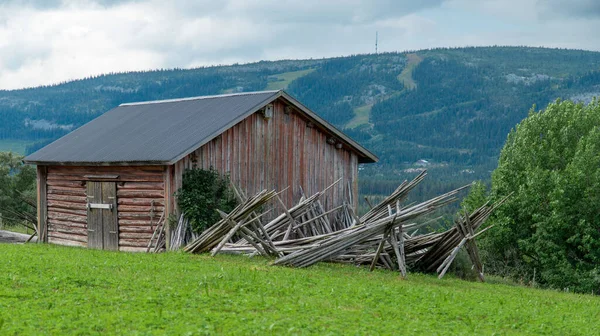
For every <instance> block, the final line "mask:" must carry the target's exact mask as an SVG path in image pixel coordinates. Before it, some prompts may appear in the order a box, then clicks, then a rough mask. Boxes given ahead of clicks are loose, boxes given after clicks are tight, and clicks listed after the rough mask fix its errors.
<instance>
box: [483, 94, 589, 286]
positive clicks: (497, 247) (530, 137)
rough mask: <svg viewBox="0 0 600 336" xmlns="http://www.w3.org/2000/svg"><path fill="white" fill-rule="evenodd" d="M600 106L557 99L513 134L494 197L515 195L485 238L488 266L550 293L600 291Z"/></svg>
mask: <svg viewBox="0 0 600 336" xmlns="http://www.w3.org/2000/svg"><path fill="white" fill-rule="evenodd" d="M599 127H600V104H599V103H598V102H596V101H594V102H592V103H591V104H589V105H587V106H585V105H582V104H575V103H573V102H570V101H556V102H555V103H552V104H550V105H548V107H547V108H546V110H545V111H540V112H535V111H534V110H533V109H532V111H531V112H530V114H529V117H527V118H526V119H525V120H523V121H522V122H521V123H520V124H519V125H517V127H516V128H515V129H514V130H513V131H512V132H511V133H510V134H509V136H508V139H507V141H506V144H505V146H504V148H503V150H502V153H501V155H500V160H499V163H498V168H497V169H496V170H495V171H494V173H493V175H492V194H493V196H494V197H496V198H499V197H502V196H504V195H507V194H510V193H513V194H512V196H511V198H510V199H509V200H508V202H507V203H506V204H505V205H504V206H503V207H501V208H499V209H498V210H497V212H496V215H495V216H494V217H493V222H494V223H495V224H496V226H497V227H496V228H495V229H494V230H491V231H490V232H489V235H487V236H486V237H484V239H483V247H484V249H485V252H486V253H485V254H484V257H485V259H486V262H487V265H488V267H490V268H491V269H492V271H495V272H497V273H501V274H504V275H510V276H513V277H515V278H520V279H522V280H525V281H530V280H531V278H532V276H533V273H534V272H535V271H537V278H536V282H537V283H539V284H541V285H545V286H548V287H554V288H570V289H572V290H577V291H582V292H591V291H595V292H598V289H599V288H600V274H599V269H600V211H599V210H598V209H600V202H599V201H600V188H599V187H600V128H599Z"/></svg>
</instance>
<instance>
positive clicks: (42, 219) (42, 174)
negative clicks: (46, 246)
mask: <svg viewBox="0 0 600 336" xmlns="http://www.w3.org/2000/svg"><path fill="white" fill-rule="evenodd" d="M47 177H48V167H47V166H37V219H38V238H39V239H38V242H40V243H47V242H48V202H47V188H48V186H47V185H46V181H47Z"/></svg>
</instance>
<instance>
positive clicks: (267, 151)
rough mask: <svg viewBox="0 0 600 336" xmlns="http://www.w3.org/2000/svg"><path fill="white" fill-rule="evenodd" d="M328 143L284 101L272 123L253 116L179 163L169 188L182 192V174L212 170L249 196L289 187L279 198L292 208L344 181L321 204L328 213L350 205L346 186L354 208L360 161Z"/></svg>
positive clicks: (341, 146) (259, 115) (344, 148)
mask: <svg viewBox="0 0 600 336" xmlns="http://www.w3.org/2000/svg"><path fill="white" fill-rule="evenodd" d="M332 140H333V139H331V136H330V135H328V134H327V133H326V131H325V130H323V129H320V128H318V127H317V125H315V124H314V123H312V122H310V120H308V119H307V118H306V116H305V115H304V114H302V113H301V112H298V111H296V110H294V109H291V110H290V109H289V108H288V109H286V104H285V102H284V101H283V100H278V101H275V102H274V113H273V117H272V118H269V119H267V118H264V117H263V115H262V113H261V112H257V113H255V114H253V115H251V116H249V117H248V118H246V119H244V120H243V121H241V122H240V123H238V124H237V125H235V126H233V127H232V128H230V129H229V130H227V131H225V132H224V133H222V134H221V135H220V136H218V137H216V138H215V139H213V140H212V141H210V142H209V143H207V144H205V145H204V146H202V147H200V148H199V149H198V150H196V151H195V152H193V153H192V154H190V155H188V156H187V157H185V158H183V159H182V160H180V161H179V162H177V163H176V164H175V165H174V167H173V172H172V179H173V182H172V183H173V185H172V189H173V190H175V191H176V190H177V189H179V187H181V183H182V175H183V172H184V171H185V170H186V169H191V168H193V167H195V166H197V167H200V168H203V169H208V168H209V167H213V168H215V169H216V170H218V171H221V172H227V173H229V175H230V177H231V180H232V181H233V183H235V184H236V185H237V186H239V187H241V188H242V189H243V190H244V191H246V192H247V193H248V194H249V195H253V194H255V193H257V192H259V191H261V190H263V189H275V190H277V191H280V190H282V189H284V188H286V187H288V186H289V187H290V188H289V189H288V190H287V191H286V192H284V193H283V194H282V195H281V198H282V199H283V201H284V203H285V204H286V206H287V207H290V206H292V205H293V204H294V203H295V202H296V201H297V200H298V199H299V198H300V197H301V188H302V189H303V190H304V193H305V194H306V195H307V196H309V195H312V194H314V193H315V192H317V191H321V190H323V189H325V188H326V187H327V186H329V185H330V184H332V183H333V182H334V181H336V180H337V179H339V178H342V181H341V182H340V183H338V184H337V185H336V186H335V187H334V188H332V189H331V190H330V191H329V192H328V193H327V194H326V196H325V197H324V198H322V199H321V202H322V203H323V206H324V207H325V208H326V209H331V208H333V207H335V206H337V205H341V204H342V203H343V202H344V201H348V186H350V188H352V193H353V202H354V206H355V208H356V206H357V196H358V182H357V174H358V157H357V156H356V154H355V153H354V152H352V151H351V150H349V149H348V147H347V146H346V145H344V144H339V145H337V146H336V143H333V142H332ZM338 143H339V142H338ZM174 202H175V200H174ZM172 206H176V205H175V204H173V205H172Z"/></svg>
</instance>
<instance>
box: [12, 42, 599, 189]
mask: <svg viewBox="0 0 600 336" xmlns="http://www.w3.org/2000/svg"><path fill="white" fill-rule="evenodd" d="M281 88H283V89H286V90H287V91H288V92H289V93H290V94H292V95H293V96H295V97H296V98H298V99H299V100H300V101H301V102H303V103H304V104H306V105H307V106H308V107H310V108H311V109H313V110H314V111H316V112H317V113H319V114H320V115H321V116H323V117H324V118H326V119H327V120H329V121H330V122H332V123H333V124H334V125H336V126H337V127H338V128H341V129H343V130H344V131H346V132H347V133H348V134H349V135H351V136H352V137H354V138H355V139H357V140H359V141H360V142H361V143H362V144H364V145H365V146H366V147H367V148H369V149H371V150H373V151H374V152H375V153H376V154H377V155H378V156H379V157H380V158H381V163H380V164H377V165H372V166H365V167H364V168H363V169H362V170H361V175H362V176H363V182H361V188H362V190H363V192H364V193H369V194H371V193H373V194H375V193H384V192H387V191H388V190H389V189H391V188H392V187H393V185H395V184H396V183H397V181H398V180H399V179H403V178H404V177H406V176H408V175H411V174H414V170H415V169H421V168H428V169H430V170H432V171H435V172H436V174H437V180H435V181H434V183H433V185H434V186H433V187H432V189H436V190H437V189H443V188H447V187H450V186H451V185H455V184H459V183H463V182H467V181H470V180H472V179H475V178H484V179H485V178H487V177H488V176H489V171H490V170H492V169H493V168H494V167H495V162H496V160H497V156H498V154H499V151H500V149H501V147H502V145H503V143H504V141H505V139H506V135H507V133H508V132H509V131H510V129H511V128H512V127H514V125H515V124H516V123H518V122H519V121H520V120H522V119H523V118H524V117H525V116H526V115H527V113H528V111H529V109H530V108H531V107H532V105H534V104H536V105H537V106H538V107H540V108H541V107H544V106H545V105H546V104H547V103H549V102H550V101H553V100H555V99H557V98H561V99H574V100H579V101H584V102H588V101H590V100H591V99H592V98H593V97H595V96H600V53H599V52H591V51H582V50H564V49H547V48H529V47H473V48H455V49H443V48H442V49H432V50H420V51H413V52H404V53H383V54H369V55H354V56H348V57H337V58H330V59H318V60H317V59H315V60H312V59H311V60H284V61H273V62H270V61H261V62H257V63H251V64H243V65H230V66H214V67H206V68H197V69H188V70H185V69H174V70H154V71H147V72H130V73H119V74H109V75H102V76H97V77H92V78H86V79H82V80H76V81H72V82H67V83H63V84H59V85H54V86H45V87H38V88H30V89H23V90H12V91H0V150H2V149H6V148H7V147H8V148H10V144H13V147H14V146H15V145H14V144H16V143H18V144H20V147H18V148H19V149H20V150H21V151H27V150H29V151H31V150H34V149H36V148H38V147H40V146H41V145H43V144H45V143H47V142H48V141H50V140H52V139H56V138H58V137H60V136H61V135H63V134H65V133H66V132H68V131H69V130H71V129H73V128H75V127H78V126H80V125H82V124H83V123H85V122H87V121H89V120H91V119H93V118H94V117H97V116H98V115H100V114H101V113H103V112H106V111H108V110H109V109H111V108H113V107H115V106H117V105H119V104H120V103H124V102H132V101H146V100H156V99H168V98H180V97H189V96H201V95H212V94H219V93H227V92H243V91H259V90H265V89H281ZM3 144H4V147H3ZM421 159H423V160H425V162H426V163H427V164H426V165H423V164H422V163H421V164H417V161H418V160H421ZM424 193H427V192H425V191H424Z"/></svg>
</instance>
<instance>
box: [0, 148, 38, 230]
mask: <svg viewBox="0 0 600 336" xmlns="http://www.w3.org/2000/svg"><path fill="white" fill-rule="evenodd" d="M35 190H36V172H35V168H33V167H32V166H28V165H25V164H23V157H22V156H19V155H15V154H13V153H11V152H0V213H1V214H2V221H3V223H4V224H6V225H18V224H24V225H26V226H28V227H32V226H33V225H35V224H36V213H35V212H36V211H35V197H36V194H35Z"/></svg>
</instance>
